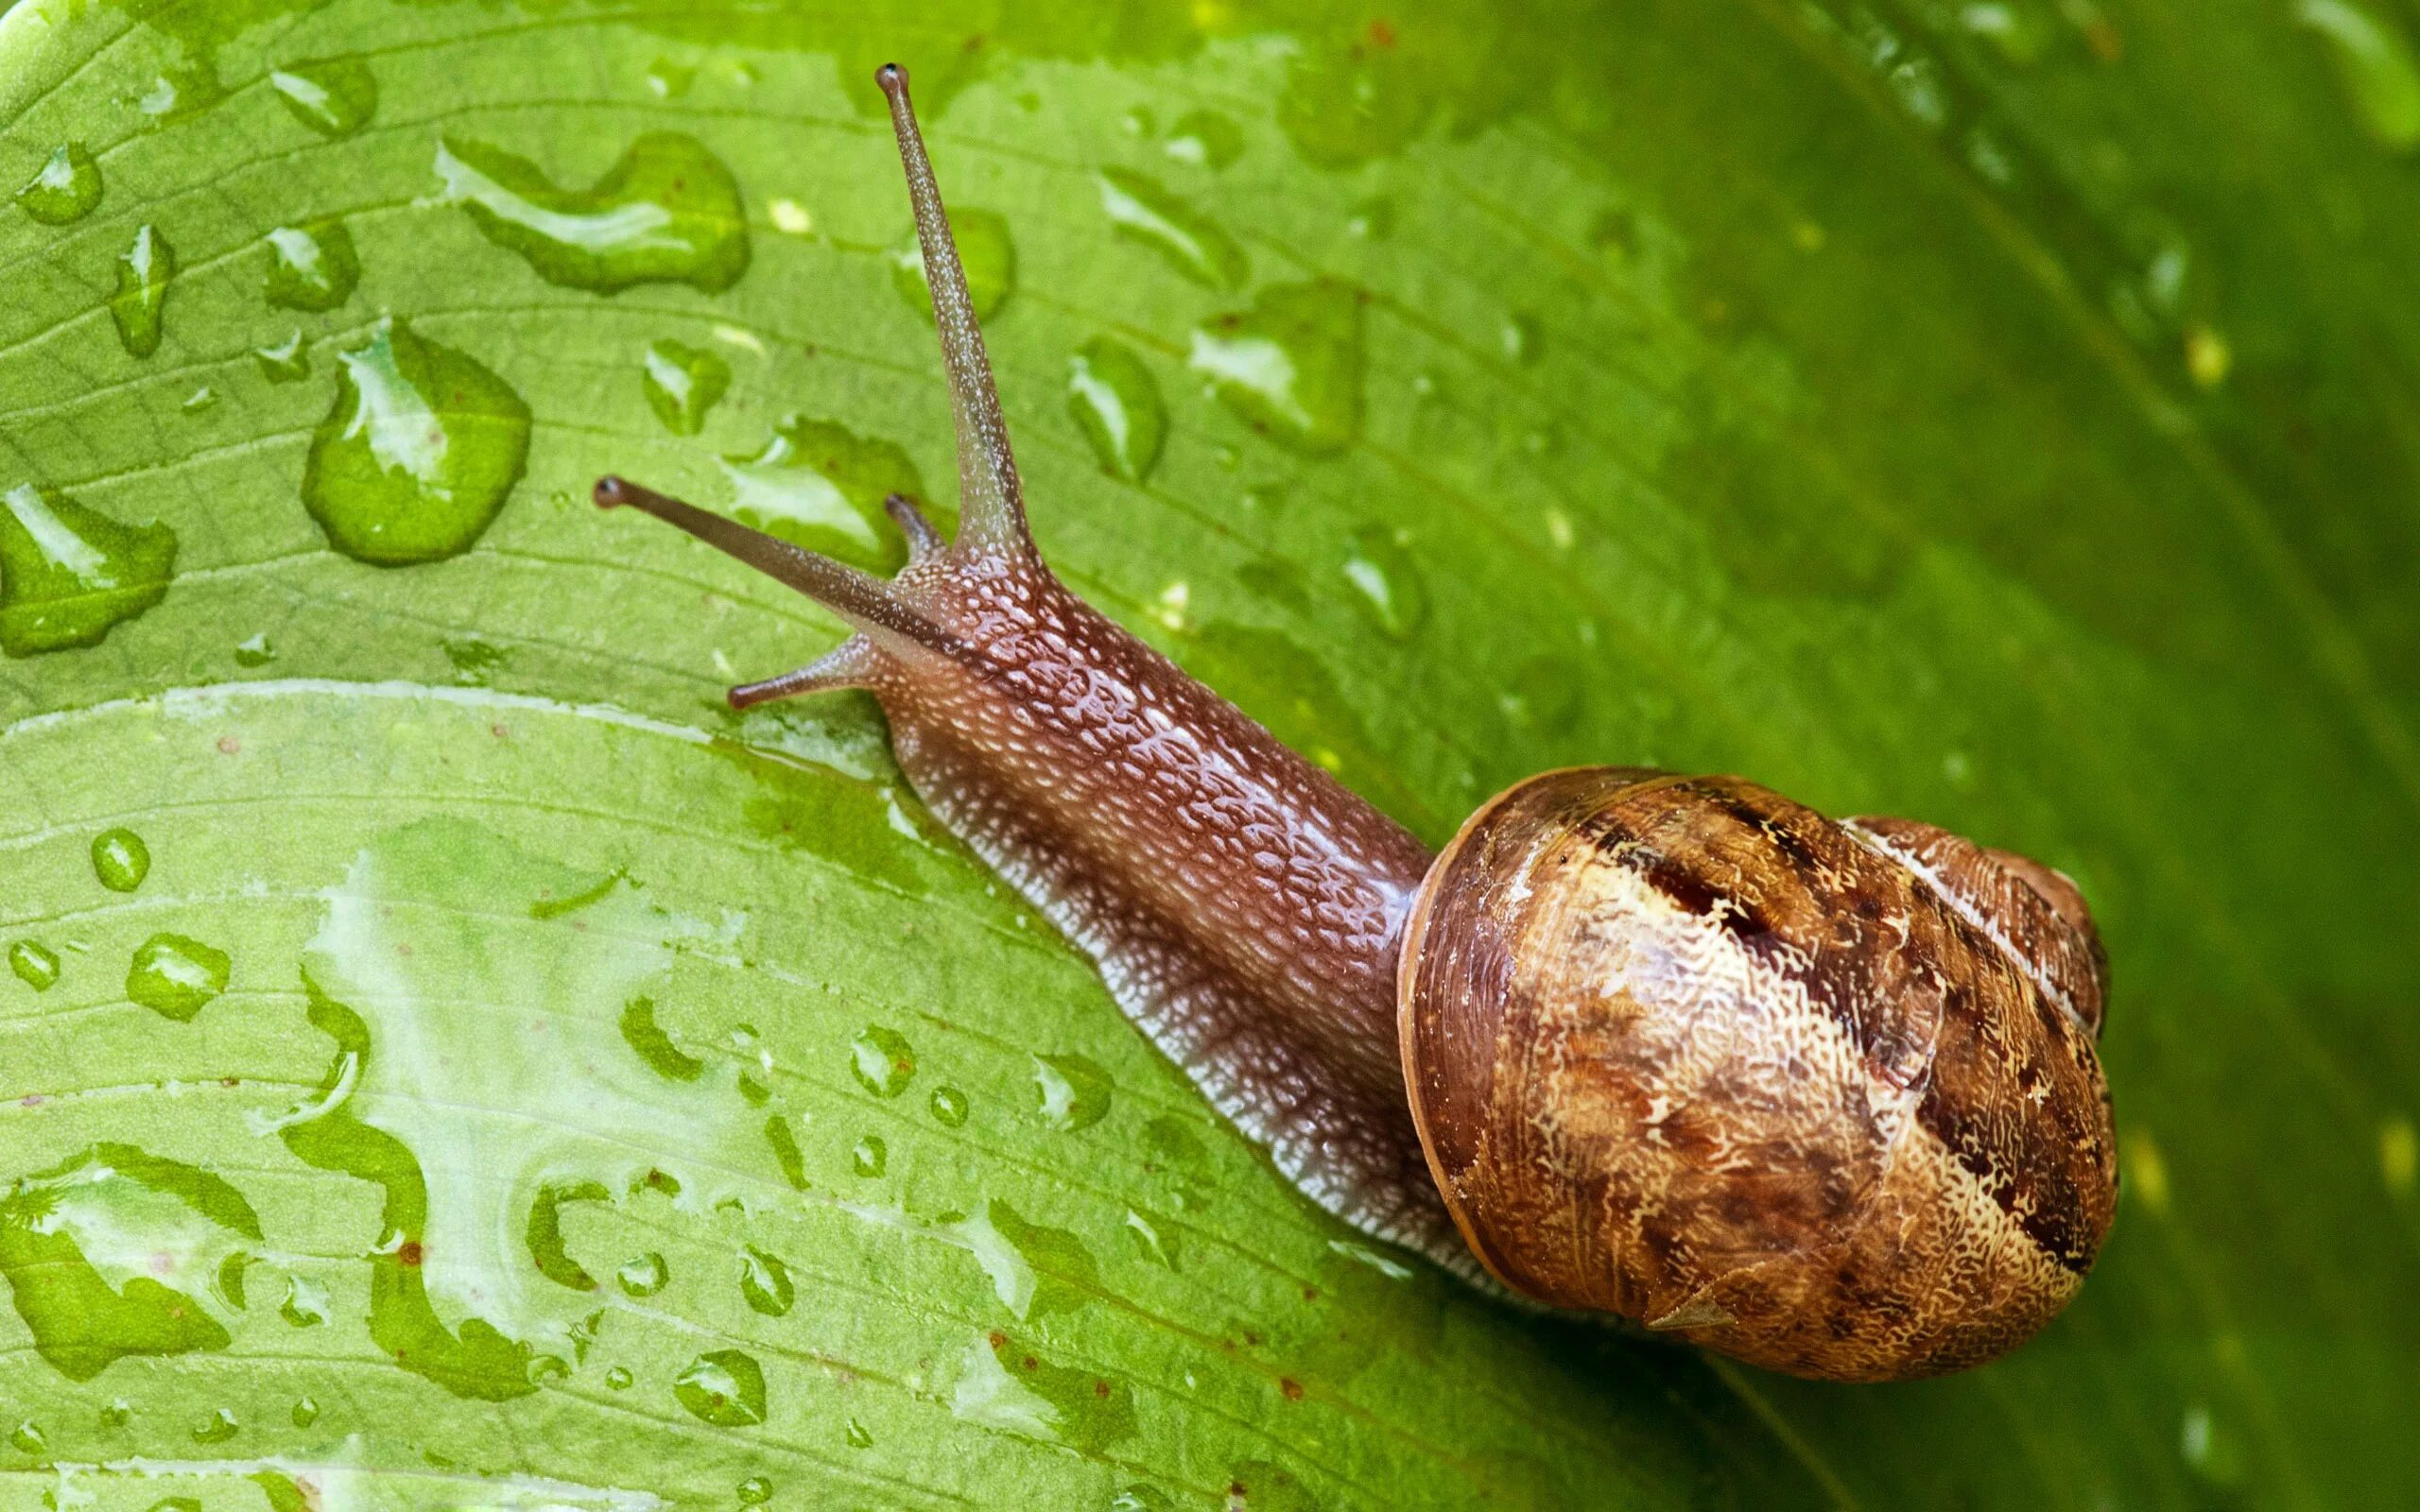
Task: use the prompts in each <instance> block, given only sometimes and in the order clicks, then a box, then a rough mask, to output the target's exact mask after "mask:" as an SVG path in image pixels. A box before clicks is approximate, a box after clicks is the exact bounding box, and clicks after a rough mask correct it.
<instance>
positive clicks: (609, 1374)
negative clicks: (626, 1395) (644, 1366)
mask: <svg viewBox="0 0 2420 1512" xmlns="http://www.w3.org/2000/svg"><path fill="white" fill-rule="evenodd" d="M635 1379H636V1378H635V1377H633V1376H632V1375H631V1373H630V1371H628V1370H626V1369H624V1368H623V1367H622V1366H618V1365H617V1366H614V1367H613V1368H612V1369H610V1370H608V1371H606V1372H605V1385H606V1388H607V1389H608V1390H611V1391H628V1390H630V1389H631V1383H632V1382H633V1381H634V1380H635Z"/></svg>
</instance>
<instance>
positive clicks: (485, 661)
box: [437, 635, 511, 688]
mask: <svg viewBox="0 0 2420 1512" xmlns="http://www.w3.org/2000/svg"><path fill="white" fill-rule="evenodd" d="M437 648H438V649H439V650H440V651H442V652H444V653H445V660H446V662H448V663H450V664H451V665H452V666H453V668H454V680H455V681H456V682H458V683H460V684H461V685H462V686H464V687H466V688H484V687H486V686H487V685H488V684H489V683H491V682H493V681H494V680H495V671H496V668H498V667H500V666H502V665H504V663H505V659H506V658H507V657H509V656H510V655H511V653H510V652H509V651H507V650H506V649H505V648H504V647H503V646H500V645H493V644H489V643H488V642H486V641H482V640H480V639H479V638H478V637H477V636H475V635H466V636H461V637H459V638H457V639H453V640H445V641H440V642H438V643H437Z"/></svg>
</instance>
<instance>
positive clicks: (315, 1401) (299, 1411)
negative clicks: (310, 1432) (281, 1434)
mask: <svg viewBox="0 0 2420 1512" xmlns="http://www.w3.org/2000/svg"><path fill="white" fill-rule="evenodd" d="M319 1420H320V1399H319V1398H317V1397H303V1398H300V1399H298V1400H296V1401H295V1403H294V1426H295V1427H297V1428H308V1427H310V1426H311V1425H312V1424H313V1423H316V1422H318V1421H319Z"/></svg>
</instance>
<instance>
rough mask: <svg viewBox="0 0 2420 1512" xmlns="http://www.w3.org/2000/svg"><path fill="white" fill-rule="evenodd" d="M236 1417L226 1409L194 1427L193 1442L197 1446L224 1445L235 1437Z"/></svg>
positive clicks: (221, 1409)
mask: <svg viewBox="0 0 2420 1512" xmlns="http://www.w3.org/2000/svg"><path fill="white" fill-rule="evenodd" d="M235 1433H236V1423H235V1415H234V1413H233V1412H231V1411H230V1410H228V1409H227V1408H225V1407H221V1408H219V1409H218V1410H217V1411H216V1412H214V1413H212V1414H211V1415H210V1416H209V1417H204V1418H203V1419H202V1420H201V1421H199V1422H198V1423H196V1424H194V1425H193V1441H194V1442H195V1443H197V1444H223V1443H225V1442H227V1440H229V1439H231V1438H233V1437H234V1436H235Z"/></svg>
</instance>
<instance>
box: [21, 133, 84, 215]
mask: <svg viewBox="0 0 2420 1512" xmlns="http://www.w3.org/2000/svg"><path fill="white" fill-rule="evenodd" d="M100 202H101V165H100V164H99V163H95V162H94V161H93V154H92V153H91V152H89V151H87V150H86V149H85V146H84V144H83V143H81V142H67V143H62V144H61V146H60V147H59V149H58V150H57V151H55V152H53V153H52V154H51V155H50V157H49V158H48V159H47V160H46V161H45V162H44V163H43V165H42V167H41V169H40V170H39V171H37V172H36V173H35V174H34V176H33V177H32V178H30V179H28V180H26V186H25V187H24V188H22V189H20V190H18V191H17V203H18V204H19V205H20V206H22V207H24V209H25V212H26V215H31V216H32V217H33V218H34V219H36V220H38V221H40V222H42V223H43V225H45V226H64V225H66V224H67V223H68V222H70V221H76V220H81V219H83V218H84V217H85V216H86V215H91V214H92V213H93V207H94V206H95V205H97V204H99V203H100Z"/></svg>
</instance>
